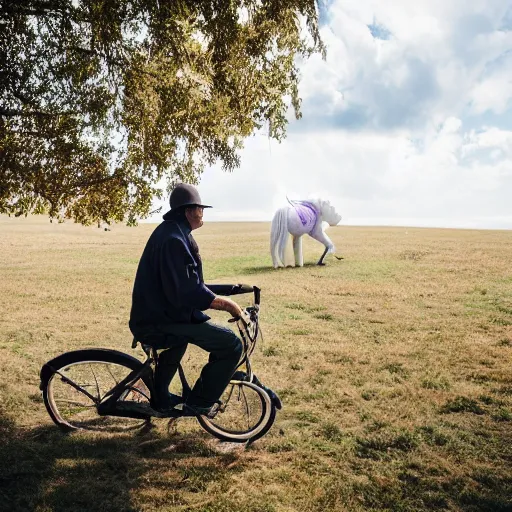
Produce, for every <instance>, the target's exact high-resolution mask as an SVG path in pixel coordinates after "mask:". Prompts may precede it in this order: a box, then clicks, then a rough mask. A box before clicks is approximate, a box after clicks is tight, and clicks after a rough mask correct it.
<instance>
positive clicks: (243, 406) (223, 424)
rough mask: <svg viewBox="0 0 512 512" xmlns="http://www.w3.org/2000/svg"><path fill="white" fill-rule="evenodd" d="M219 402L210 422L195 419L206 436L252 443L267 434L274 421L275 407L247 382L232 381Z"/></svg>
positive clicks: (253, 385) (205, 418)
mask: <svg viewBox="0 0 512 512" xmlns="http://www.w3.org/2000/svg"><path fill="white" fill-rule="evenodd" d="M220 401H221V402H222V406H221V408H220V410H219V412H218V413H217V414H216V416H215V417H214V418H213V419H209V418H207V417H206V416H198V418H197V419H198V421H199V423H200V424H201V426H202V427H203V428H204V429H205V430H206V431H207V432H208V433H210V434H212V435H213V436H215V437H217V438H218V439H221V440H222V441H231V442H236V443H244V442H248V441H250V442H252V441H255V440H256V439H259V438H260V437H262V436H263V435H265V434H266V433H267V432H268V430H269V429H270V427H271V426H272V425H273V423H274V421H275V419H276V408H275V406H274V405H273V404H272V401H271V399H270V397H269V396H268V394H267V393H266V392H265V390H263V389H262V388H260V387H259V386H257V385H256V384H253V383H251V382H245V381H240V380H232V381H231V382H230V383H229V384H228V386H227V388H226V390H225V391H224V393H223V395H222V396H221V398H220Z"/></svg>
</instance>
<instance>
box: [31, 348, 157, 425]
mask: <svg viewBox="0 0 512 512" xmlns="http://www.w3.org/2000/svg"><path fill="white" fill-rule="evenodd" d="M93 364H103V365H115V366H117V370H116V371H119V379H117V377H116V375H114V374H113V372H112V369H111V368H110V367H109V372H110V375H111V376H112V381H111V382H110V384H109V386H110V387H109V386H106V388H105V389H101V390H100V386H99V382H98V377H97V376H95V375H94V370H92V375H93V376H94V380H95V387H96V392H95V394H96V395H100V393H102V392H103V393H104V392H106V391H108V390H109V389H110V388H111V387H113V386H114V385H115V383H116V382H118V381H119V380H121V379H122V378H124V377H125V376H126V375H127V374H128V373H129V372H131V371H132V370H138V369H140V368H141V367H142V366H143V364H142V363H141V362H140V361H139V360H138V359H136V358H134V357H132V356H130V355H128V354H125V353H123V352H119V351H117V350H110V349H84V350H76V351H72V352H66V353H65V354H62V355H60V356H58V357H56V358H54V359H52V360H51V361H48V363H46V364H45V365H44V366H43V368H42V369H41V374H40V377H41V385H40V387H41V391H42V393H43V401H44V404H45V407H46V410H47V411H48V414H49V415H50V417H51V419H52V420H53V422H54V423H55V424H56V425H57V426H58V427H59V428H60V429H61V430H63V431H73V430H78V429H84V430H120V429H121V430H128V429H132V428H137V427H139V426H140V425H141V423H142V422H144V421H146V420H147V419H149V417H150V416H149V415H148V417H147V418H138V419H132V418H127V417H111V416H100V415H99V414H98V413H97V410H96V406H95V405H93V404H94V402H93V401H92V399H90V398H88V397H87V396H86V395H85V394H84V393H81V392H79V391H77V390H76V389H75V388H73V387H72V386H71V385H69V384H67V387H66V382H65V380H64V379H63V378H62V375H64V374H68V373H69V374H71V376H73V377H74V376H75V375H80V371H82V370H84V372H85V370H86V368H85V366H86V365H89V367H90V368H92V365H93ZM77 370H78V371H77ZM57 372H58V373H57ZM123 374H124V375H123ZM56 377H61V378H60V379H59V378H56ZM66 378H70V377H69V376H68V375H66ZM75 378H76V377H75ZM82 378H83V377H80V379H82ZM70 380H71V381H73V379H72V378H70ZM59 381H60V383H59ZM141 381H142V384H141V385H140V388H143V386H145V388H146V390H147V391H148V393H147V396H146V395H145V394H144V390H143V389H138V388H137V386H134V387H133V388H131V389H130V390H129V392H133V393H134V394H137V391H138V395H140V397H141V400H144V401H145V399H146V398H147V397H149V390H150V389H151V383H150V381H149V377H148V376H147V375H146V376H143V377H141V379H139V381H138V382H141ZM76 384H78V385H80V383H78V382H77V383H76ZM81 384H82V385H83V386H84V388H83V389H85V386H86V385H87V386H89V385H88V384H84V383H81ZM89 387H90V388H92V385H90V386H89ZM107 388H108V389H107ZM61 392H63V393H64V394H69V395H71V396H72V398H73V400H70V399H63V400H62V402H63V403H69V404H73V405H74V407H75V408H78V409H79V411H78V413H77V414H80V413H81V412H83V410H86V411H87V410H89V411H90V413H91V415H92V416H93V417H94V418H95V419H94V420H91V421H90V422H89V424H85V420H83V419H82V421H81V422H80V421H77V420H73V421H71V420H70V419H69V418H68V417H67V414H65V413H64V409H65V407H64V405H58V402H59V401H58V400H57V397H56V396H55V395H56V393H61ZM143 396H144V397H145V398H143ZM75 400H76V401H83V404H81V403H77V402H75ZM68 407H71V405H68ZM94 411H95V412H94ZM95 422H96V423H95Z"/></svg>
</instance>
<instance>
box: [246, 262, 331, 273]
mask: <svg viewBox="0 0 512 512" xmlns="http://www.w3.org/2000/svg"><path fill="white" fill-rule="evenodd" d="M300 268H322V267H321V266H319V265H317V264H316V263H304V266H303V267H292V266H288V267H284V268H283V267H281V268H274V267H273V266H272V265H268V266H267V265H260V266H255V267H245V268H243V269H240V271H239V273H240V274H245V275H254V274H267V273H270V272H300V270H299V269H300Z"/></svg>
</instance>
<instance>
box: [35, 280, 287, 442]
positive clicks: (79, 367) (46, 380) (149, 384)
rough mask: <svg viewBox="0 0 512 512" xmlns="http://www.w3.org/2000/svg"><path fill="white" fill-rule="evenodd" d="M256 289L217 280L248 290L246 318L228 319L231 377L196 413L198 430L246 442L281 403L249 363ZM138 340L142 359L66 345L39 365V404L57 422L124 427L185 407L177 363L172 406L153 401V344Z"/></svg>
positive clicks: (227, 290)
mask: <svg viewBox="0 0 512 512" xmlns="http://www.w3.org/2000/svg"><path fill="white" fill-rule="evenodd" d="M260 291H261V290H260V288H258V287H256V286H248V285H215V292H216V293H217V294H218V295H238V294H244V293H253V295H254V300H253V305H252V306H249V307H247V308H245V310H244V318H242V317H239V318H235V319H231V320H230V321H233V322H236V324H237V327H238V330H239V332H240V337H241V339H242V343H243V355H242V358H241V360H240V362H239V365H238V367H237V369H236V371H235V373H234V374H233V377H232V380H231V381H230V383H229V384H228V386H227V388H226V390H225V391H224V393H223V395H222V396H221V398H220V400H219V401H218V402H217V403H216V404H215V405H214V408H213V409H212V411H211V412H210V414H209V415H208V416H201V415H196V416H195V417H196V418H197V420H198V422H199V424H200V425H201V427H202V428H204V430H206V431H207V432H208V433H209V434H211V435H213V436H215V437H217V438H218V439H220V440H223V441H231V442H246V443H250V442H253V441H255V440H256V439H259V438H261V437H262V436H263V435H265V434H266V433H267V432H268V431H269V430H270V428H271V427H272V425H273V423H274V421H275V419H276V414H277V410H278V409H281V401H280V399H279V397H278V396H277V394H276V393H275V392H274V391H272V390H271V389H270V388H268V387H266V386H264V385H263V384H262V383H261V382H260V381H259V380H258V378H257V377H256V375H255V374H254V372H253V371H252V367H251V363H250V356H251V354H252V353H253V351H254V348H255V346H256V342H257V340H258V337H260V335H261V332H260V328H259V311H260ZM138 343H140V344H141V346H142V349H143V351H144V353H145V354H146V360H145V361H144V362H142V361H140V360H139V359H136V358H135V357H132V356H131V355H128V354H126V353H124V352H120V351H118V350H111V349H102V348H92V349H83V350H75V351H71V352H66V353H64V354H61V355H59V356H57V357H55V358H54V359H52V360H51V361H48V362H47V363H46V364H44V365H43V367H42V368H41V372H40V379H41V382H40V389H41V391H42V394H43V400H44V404H45V406H46V409H47V411H48V413H49V415H50V417H51V419H52V420H53V421H54V422H55V424H56V425H57V426H58V427H59V428H60V429H61V430H63V431H73V430H77V429H85V430H110V431H112V430H113V431H118V430H127V429H133V428H140V427H141V426H142V425H143V424H150V423H151V418H153V417H156V418H169V419H170V421H173V420H175V419H177V418H180V417H183V416H189V415H190V411H187V406H186V402H187V397H188V394H189V393H190V391H191V387H190V385H189V384H188V382H187V379H186V376H185V372H184V369H183V366H182V365H181V364H179V365H178V372H177V373H178V376H179V380H180V383H181V388H182V393H181V395H174V396H175V397H176V406H175V407H174V409H172V410H171V411H167V412H166V413H165V414H164V413H161V412H158V411H156V410H154V409H152V407H151V405H150V402H151V393H152V392H153V376H154V367H155V364H156V362H157V359H158V351H157V350H156V349H155V348H153V347H152V346H149V345H147V344H144V343H141V342H140V341H139V340H137V339H136V338H134V340H133V343H132V348H136V347H137V345H138ZM244 366H245V370H242V369H241V368H242V367H244Z"/></svg>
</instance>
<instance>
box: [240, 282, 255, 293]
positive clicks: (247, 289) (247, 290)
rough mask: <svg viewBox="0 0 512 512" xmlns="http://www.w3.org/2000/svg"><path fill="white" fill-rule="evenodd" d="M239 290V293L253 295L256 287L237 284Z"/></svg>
mask: <svg viewBox="0 0 512 512" xmlns="http://www.w3.org/2000/svg"><path fill="white" fill-rule="evenodd" d="M236 288H237V290H240V291H239V292H238V293H252V291H253V290H254V286H249V285H248V284H237V285H236Z"/></svg>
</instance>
